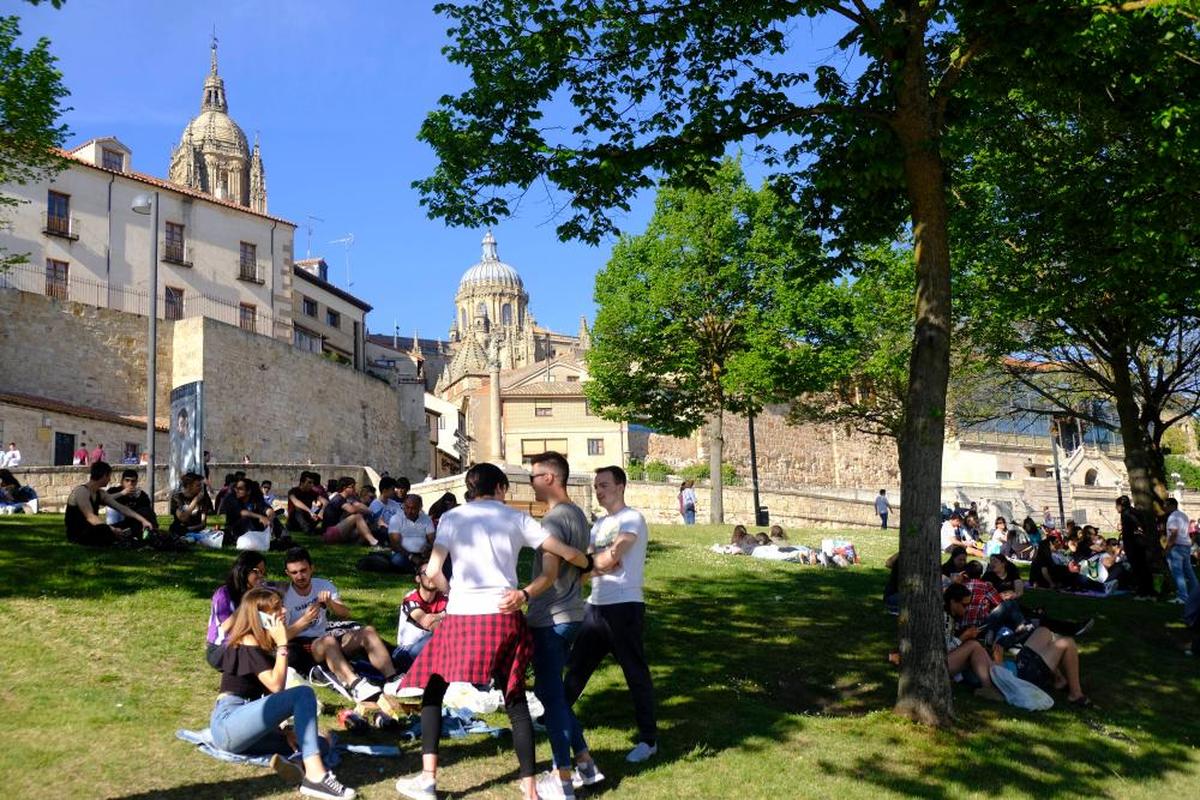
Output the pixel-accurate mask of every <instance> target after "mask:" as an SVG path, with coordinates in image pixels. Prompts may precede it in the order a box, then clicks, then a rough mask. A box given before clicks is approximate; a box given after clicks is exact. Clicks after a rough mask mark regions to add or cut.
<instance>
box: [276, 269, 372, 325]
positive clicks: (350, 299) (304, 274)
mask: <svg viewBox="0 0 1200 800" xmlns="http://www.w3.org/2000/svg"><path fill="white" fill-rule="evenodd" d="M310 260H311V259H310ZM299 263H300V262H299V261H296V262H293V266H292V274H293V275H295V276H296V277H297V278H303V279H304V280H306V281H308V282H309V283H311V284H313V285H314V286H320V287H321V288H322V289H324V290H325V291H327V292H329V293H330V294H332V295H336V296H337V297H340V298H342V299H343V300H345V301H346V302H347V303H350V304H351V305H354V306H357V307H358V308H361V309H362V310H363V311H364V312H366V311H370V310H371V306H370V304H369V303H366V302H364V301H362V300H359V299H358V298H357V297H355V296H354V295H352V294H350V293H349V292H347V291H345V290H344V289H339V288H338V287H336V286H334V285H333V284H332V283H330V282H329V281H323V280H321V279H320V278H319V277H317V276H316V275H313V274H312V273H311V272H309V271H308V270H305V269H300V267H297V266H295V264H299Z"/></svg>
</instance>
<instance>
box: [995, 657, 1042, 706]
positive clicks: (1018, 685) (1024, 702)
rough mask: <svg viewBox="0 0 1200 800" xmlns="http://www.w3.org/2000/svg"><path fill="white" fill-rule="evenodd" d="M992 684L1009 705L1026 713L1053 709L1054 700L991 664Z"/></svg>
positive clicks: (1006, 670) (1028, 683) (1026, 682)
mask: <svg viewBox="0 0 1200 800" xmlns="http://www.w3.org/2000/svg"><path fill="white" fill-rule="evenodd" d="M991 673H992V683H993V684H994V685H995V686H996V688H997V689H998V690H1000V694H1002V695H1004V699H1005V700H1007V701H1008V704H1009V705H1013V706H1016V707H1017V708H1024V709H1026V710H1028V711H1045V710H1046V709H1048V708H1053V707H1054V698H1053V697H1051V696H1050V695H1048V694H1046V693H1045V692H1043V691H1042V690H1041V689H1039V688H1038V687H1036V686H1034V685H1033V684H1032V683H1030V682H1029V681H1026V680H1022V679H1021V678H1018V677H1017V676H1016V674H1015V673H1013V672H1011V671H1009V670H1008V669H1005V668H1004V667H1003V666H1000V665H998V664H993V665H992V669H991Z"/></svg>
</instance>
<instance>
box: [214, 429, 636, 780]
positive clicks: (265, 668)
mask: <svg viewBox="0 0 1200 800" xmlns="http://www.w3.org/2000/svg"><path fill="white" fill-rule="evenodd" d="M569 474H570V467H569V464H568V462H567V460H566V459H565V458H564V457H563V456H562V455H560V454H558V453H553V452H548V453H543V454H540V455H537V456H534V457H533V459H532V467H531V474H530V483H531V484H532V487H533V490H534V492H535V494H536V496H537V498H538V500H540V501H542V502H544V503H546V505H547V508H548V511H547V513H546V515H545V517H544V518H543V519H542V520H541V522H538V521H536V520H534V519H533V518H532V517H530V516H529V515H528V514H525V513H522V512H520V511H517V510H515V509H513V508H511V507H509V506H508V505H506V504H505V498H506V494H507V492H508V490H509V485H508V479H507V477H506V476H505V474H504V472H503V471H502V470H501V469H499V468H498V467H496V466H494V465H492V464H486V463H485V464H478V465H476V466H474V467H472V468H471V469H470V470H469V471H468V472H467V475H466V484H467V494H468V498H469V501H468V502H467V503H466V504H464V505H461V506H457V507H455V508H451V509H449V510H447V511H446V512H445V513H444V514H442V515H441V517H440V520H439V524H438V526H437V530H436V535H435V537H434V541H433V544H432V548H431V549H430V552H429V554H428V561H427V563H426V564H425V565H424V568H423V569H422V570H421V572H420V573H419V575H418V578H417V580H418V584H419V587H420V593H421V595H422V597H425V596H426V595H428V597H426V600H428V599H429V598H433V597H436V596H438V595H445V596H447V601H446V602H445V604H444V605H439V606H437V607H436V608H437V609H438V610H437V613H436V614H433V615H431V617H436V625H433V624H431V625H430V627H431V628H432V636H431V637H430V638H429V639H428V641H427V643H425V645H424V646H423V647H422V648H421V649H420V650H419V652H418V653H417V654H416V657H415V660H413V661H412V663H411V665H408V669H407V672H406V673H405V674H404V675H403V677H402V678H400V677H399V676H397V677H396V678H395V680H394V681H393V682H391V683H389V684H388V687H389V690H390V691H393V692H394V691H402V690H403V689H408V690H420V692H421V751H422V765H421V766H422V769H421V772H420V773H417V774H414V775H411V776H408V777H403V778H400V779H399V780H398V781H397V783H396V789H397V791H398V792H399V793H400V794H401V795H402V796H404V797H408V798H412V800H428V799H429V798H434V797H436V785H437V777H438V765H439V751H438V745H439V738H440V734H441V723H442V708H441V706H442V701H443V699H444V697H445V693H446V689H447V687H448V686H449V684H450V683H453V682H456V681H463V682H467V683H473V684H488V683H490V684H492V685H493V686H495V687H496V688H498V689H499V690H500V691H501V692H502V694H503V695H504V698H505V710H506V712H507V714H508V716H509V721H510V725H511V727H512V740H513V746H514V749H515V750H516V754H517V761H518V764H519V767H520V769H519V776H520V782H521V791H522V793H523V795H524V796H525V797H526V798H527V800H533V798H539V797H540V798H573V797H574V796H575V795H574V790H575V788H577V787H579V786H586V785H591V784H595V783H598V782H600V781H602V780H603V779H604V776H603V774H602V773H601V772H600V770H599V768H598V767H597V765H596V763H595V761H594V760H593V758H592V756H591V754H590V751H589V749H588V745H587V741H586V737H585V735H584V730H583V726H582V725H581V723H580V721H579V719H578V718H577V717H576V715H575V713H574V711H573V706H574V704H575V702H576V700H578V698H579V696H580V695H581V694H582V692H583V690H584V688H585V686H586V685H587V683H588V680H589V679H590V677H591V675H592V674H593V673H594V671H595V670H596V669H597V668H598V667H599V665H600V664H601V663H602V662H603V660H604V659H605V658H606V657H607V656H608V655H610V654H611V655H613V656H614V658H615V659H616V661H617V663H618V664H619V665H620V666H621V669H622V671H623V673H624V675H625V679H626V682H627V683H628V686H629V689H630V693H631V695H632V700H633V707H634V717H635V719H636V721H637V727H638V743H637V745H636V746H635V747H634V748H633V749H632V750H631V751H630V752H629V754H628V755H627V759H628V760H629V761H631V762H640V761H644V760H646V759H648V758H650V757H651V756H653V755H654V754H655V753H656V752H657V749H658V741H657V727H656V721H655V713H654V691H653V683H652V680H651V676H650V670H649V666H648V663H647V660H646V654H645V649H644V645H643V628H644V621H645V600H644V597H643V594H642V585H643V577H644V566H645V557H646V545H647V538H648V532H647V528H646V522H645V519H644V517H643V516H642V514H641V513H640V512H638V511H637V510H635V509H633V508H630V507H628V506H626V505H625V502H624V494H625V484H626V477H625V473H624V471H623V470H622V469H621V468H620V467H616V466H612V467H604V468H602V469H599V470H597V471H596V473H595V476H594V481H593V488H594V490H595V497H596V501H597V502H598V503H599V504H600V505H601V506H602V507H603V508H604V509H605V512H606V514H605V515H604V516H603V517H601V518H600V519H599V520H598V521H597V522H596V523H595V524H591V523H589V521H588V518H587V516H586V514H585V513H584V512H583V510H582V509H580V508H579V507H578V506H577V505H575V504H574V503H572V502H571V500H570V498H569V496H568V494H567V490H566V488H567V478H568V476H569ZM525 547H529V548H531V549H533V550H535V553H536V554H535V558H534V563H533V569H532V571H531V575H530V576H529V577H530V580H529V581H528V582H526V583H525V584H524V586H522V585H521V583H520V581H519V580H518V576H517V557H518V555H519V553H520V551H521V550H522V549H523V548H525ZM304 555H305V556H306V557H307V553H305V554H304ZM245 560H246V562H247V563H246V564H244V565H241V567H240V568H238V567H235V569H237V570H238V574H239V575H240V576H241V577H240V578H237V579H235V578H234V576H232V575H231V581H232V582H233V584H235V585H234V587H233V588H232V589H229V588H226V591H225V595H224V596H223V597H222V598H220V600H221V602H222V603H223V604H224V605H223V606H222V608H223V609H224V612H223V614H224V617H223V620H222V621H221V622H217V612H216V608H217V601H218V598H217V597H215V596H214V612H213V613H214V617H213V618H212V619H211V620H210V626H209V633H210V639H209V644H210V647H209V651H208V659H209V663H210V664H213V665H214V666H216V667H217V668H219V669H220V670H221V672H222V679H221V691H222V694H221V695H220V697H219V699H218V702H217V705H216V707H215V708H214V711H213V720H212V728H213V734H214V740H216V741H217V744H218V746H220V747H222V748H224V749H231V750H233V751H234V752H257V753H262V752H270V753H274V754H275V755H277V756H280V758H277V759H275V760H274V761H273V764H274V765H275V766H276V769H277V770H278V771H280V772H281V774H287V773H288V772H289V771H292V772H294V774H293V775H292V777H293V778H295V779H296V780H297V781H298V782H299V784H300V791H301V793H302V794H305V795H307V796H311V797H321V798H335V799H336V798H348V797H354V796H355V793H354V790H353V789H350V788H348V787H345V786H343V785H342V784H341V783H340V782H339V781H338V779H337V778H336V776H334V775H333V773H332V772H331V771H330V770H329V769H328V768H327V767H326V764H325V762H324V761H323V760H322V747H323V744H322V742H323V740H321V739H320V737H319V736H318V735H317V730H316V721H315V712H314V711H313V709H315V696H313V695H312V689H311V688H308V687H297V688H294V689H287V690H285V689H284V686H283V679H282V677H281V676H282V675H283V674H285V672H286V664H287V661H288V657H289V654H292V655H295V653H293V651H295V650H297V648H298V647H300V646H302V645H301V644H300V642H301V641H302V639H303V637H301V636H300V634H301V633H302V632H303V631H301V628H307V627H308V626H310V625H311V623H312V622H313V621H314V620H310V619H308V618H309V617H311V616H313V610H312V609H314V608H319V610H318V611H317V614H318V615H323V614H324V613H326V611H327V610H328V611H329V612H330V613H333V614H335V615H338V616H345V615H347V614H348V613H349V612H348V610H347V609H345V607H344V604H343V603H342V602H341V600H340V597H339V596H337V594H336V589H332V588H331V587H332V584H330V585H329V586H328V587H327V586H325V585H324V584H323V583H318V581H319V580H320V579H317V578H313V577H312V574H311V562H310V561H307V559H305V561H307V563H301V562H295V563H294V562H293V556H292V555H291V553H289V555H288V556H287V560H288V564H287V570H288V577H289V579H290V580H291V584H290V585H289V587H288V589H287V592H288V593H287V594H286V595H285V596H284V597H280V595H279V593H278V592H274V591H271V590H270V589H267V588H266V587H265V586H264V585H262V579H263V577H265V561H262V560H261V559H258V560H256V559H255V557H254V556H247V557H246V558H245ZM251 561H254V562H255V563H254V564H253V565H251V564H250V562H251ZM447 562H449V564H451V565H452V569H444V566H445V565H446V564H447ZM306 567H307V570H306V569H305V568H306ZM294 569H295V574H293V570H294ZM447 573H449V575H450V577H447ZM587 580H590V582H591V593H590V595H589V596H588V597H587V598H586V600H585V598H584V593H583V584H584V582H585V581H587ZM298 581H299V583H302V584H304V585H303V586H302V587H298V586H297V582H298ZM239 588H240V591H241V592H242V594H241V596H240V598H239V599H238V600H236V601H235V600H234V599H233V598H232V597H231V595H232V594H237V593H238V591H239ZM298 589H299V590H301V591H300V593H301V594H303V597H299V596H298V597H297V599H296V600H295V602H293V600H291V599H288V598H291V596H292V593H293V592H296V591H297V590H298ZM220 591H221V590H218V592H220ZM232 606H236V610H234V609H233V608H232ZM431 608H432V606H431ZM523 608H524V609H525V613H522V609H523ZM367 630H368V631H371V632H373V629H367ZM370 638H371V637H370V633H368V634H366V637H365V639H364V641H363V642H361V643H360V644H361V645H362V647H361V648H360V649H362V650H364V652H366V653H368V655H370V656H371V658H370V660H371V662H372V664H374V665H375V666H376V667H377V668H379V669H381V671H385V672H386V671H388V668H389V667H392V664H391V663H390V660H389V662H388V663H387V664H383V663H381V664H375V662H376V660H377V659H376V658H375V657H374V656H375V655H376V654H375V653H373V652H372V651H373V650H374V649H375V648H374V647H373V644H374V643H373V642H371V641H369V639H370ZM376 638H378V637H377V636H376ZM341 639H342V642H341V646H342V648H343V649H345V647H347V646H349V645H352V644H353V642H348V641H346V637H345V636H343V637H341ZM321 641H324V639H320V640H318V642H321ZM214 645H215V646H214ZM309 648H310V649H309V651H308V652H309V653H310V654H311V655H312V657H313V658H314V659H318V658H320V657H321V656H322V653H319V652H318V648H317V643H312V644H309ZM384 652H385V653H386V651H384ZM324 657H325V658H326V659H328V655H327V654H326V655H325V656H324ZM280 665H284V666H282V667H281V666H280ZM530 665H532V667H533V671H534V676H535V685H534V692H535V694H536V695H537V697H538V699H539V701H540V702H541V703H542V705H543V707H544V709H545V716H544V721H545V725H546V729H547V734H548V737H549V739H550V744H551V751H552V753H553V765H552V767H553V768H552V770H551V771H550V772H548V773H547V774H545V775H543V776H542V777H541V778H540V779H539V778H538V777H537V775H536V762H535V757H534V743H533V721H532V719H531V718H530V714H529V707H528V704H527V702H526V699H525V673H526V669H527V667H529V666H530ZM393 669H394V667H393ZM564 671H565V674H564ZM351 677H353V676H351ZM385 677H386V676H385ZM381 688H383V687H378V688H375V689H374V692H375V694H378V692H379V691H380V690H381ZM358 694H359V692H358V691H356V692H355V697H356V698H357V697H358ZM364 696H365V693H364ZM288 716H291V717H293V718H294V720H295V731H296V734H295V737H294V738H295V741H294V742H293V741H280V740H279V737H278V733H277V730H278V728H277V726H278V723H279V722H280V721H282V720H283V719H286V718H287V717H288ZM264 748H265V750H264ZM293 749H298V750H299V752H300V755H301V757H302V767H301V766H297V765H294V763H293V762H289V761H287V760H286V759H284V758H282V756H283V755H285V754H287V753H291V752H292V751H293Z"/></svg>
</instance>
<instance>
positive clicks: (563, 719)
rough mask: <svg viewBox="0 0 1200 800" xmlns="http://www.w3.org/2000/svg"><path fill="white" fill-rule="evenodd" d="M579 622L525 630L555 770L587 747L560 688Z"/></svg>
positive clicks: (535, 686)
mask: <svg viewBox="0 0 1200 800" xmlns="http://www.w3.org/2000/svg"><path fill="white" fill-rule="evenodd" d="M579 625H580V623H578V622H568V623H564V624H561V625H548V626H546V627H540V628H530V629H529V630H530V631H531V632H532V633H533V680H534V684H533V693H534V694H535V695H537V699H538V700H540V701H541V703H542V707H543V708H544V709H545V718H544V719H545V723H546V735H547V736H548V737H549V738H550V751H551V752H552V753H553V754H554V767H555V769H567V768H569V767H570V766H571V752H572V751H574V753H575V755H579V754H580V753H582V752H583V751H584V750H587V742H586V741H585V740H584V738H583V727H582V726H581V725H580V724H579V720H578V719H576V718H575V712H574V711H572V710H571V707H570V706H569V705H567V696H566V690H565V689H564V688H563V667H565V666H566V664H567V655H568V654H569V653H570V652H571V643H572V642H574V641H575V634H577V633H578V632H579Z"/></svg>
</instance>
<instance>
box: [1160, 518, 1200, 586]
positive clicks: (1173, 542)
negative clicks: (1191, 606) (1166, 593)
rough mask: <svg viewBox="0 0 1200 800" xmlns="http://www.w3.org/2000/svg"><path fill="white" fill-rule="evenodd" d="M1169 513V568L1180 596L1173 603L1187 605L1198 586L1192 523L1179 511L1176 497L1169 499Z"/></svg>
mask: <svg viewBox="0 0 1200 800" xmlns="http://www.w3.org/2000/svg"><path fill="white" fill-rule="evenodd" d="M1167 513H1168V516H1167V553H1166V555H1167V566H1168V567H1170V569H1171V577H1172V578H1174V579H1175V591H1176V592H1177V594H1178V596H1177V597H1175V598H1174V599H1173V600H1171V602H1172V603H1177V604H1179V605H1185V604H1186V603H1187V600H1188V597H1190V596H1191V594H1192V592H1193V591H1195V589H1196V586H1197V581H1196V571H1195V570H1194V569H1192V536H1191V534H1190V533H1189V532H1188V527H1189V524H1190V521H1189V520H1188V516H1187V514H1185V513H1183V512H1182V511H1180V510H1179V501H1178V500H1176V499H1175V498H1174V497H1168V498H1167Z"/></svg>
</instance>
